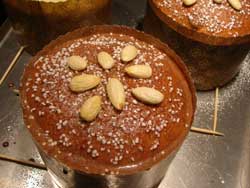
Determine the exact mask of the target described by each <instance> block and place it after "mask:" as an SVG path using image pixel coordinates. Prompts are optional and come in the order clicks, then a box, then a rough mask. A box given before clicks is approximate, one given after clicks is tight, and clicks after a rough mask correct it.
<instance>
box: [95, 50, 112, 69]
mask: <svg viewBox="0 0 250 188" xmlns="http://www.w3.org/2000/svg"><path fill="white" fill-rule="evenodd" d="M97 60H98V63H99V64H100V65H101V66H102V68H103V69H111V68H112V67H113V66H114V64H115V62H114V59H113V58H112V56H111V55H109V54H108V53H107V52H100V53H98V55H97Z"/></svg>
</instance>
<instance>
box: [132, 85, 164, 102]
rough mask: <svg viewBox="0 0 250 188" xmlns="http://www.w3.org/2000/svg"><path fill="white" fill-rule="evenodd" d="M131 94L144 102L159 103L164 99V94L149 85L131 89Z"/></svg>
mask: <svg viewBox="0 0 250 188" xmlns="http://www.w3.org/2000/svg"><path fill="white" fill-rule="evenodd" d="M132 94H133V95H134V97H135V98H136V99H138V100H140V101H142V102H144V103H146V104H159V103H161V102H162V101H163V99H164V95H163V94H162V93H161V92H160V91H158V90H156V89H154V88H149V87H137V88H135V89H132Z"/></svg>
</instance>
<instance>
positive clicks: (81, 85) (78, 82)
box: [69, 74, 101, 92]
mask: <svg viewBox="0 0 250 188" xmlns="http://www.w3.org/2000/svg"><path fill="white" fill-rule="evenodd" d="M100 81H101V80H100V78H99V77H98V76H95V75H91V74H82V75H79V76H75V77H73V78H72V80H71V81H70V84H69V87H70V89H71V90H72V91H74V92H83V91H86V90H89V89H92V88H94V87H96V86H97V85H98V84H99V83H100Z"/></svg>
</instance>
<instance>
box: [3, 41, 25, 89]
mask: <svg viewBox="0 0 250 188" xmlns="http://www.w3.org/2000/svg"><path fill="white" fill-rule="evenodd" d="M25 47H26V46H21V47H20V48H19V50H18V52H17V54H16V55H15V57H14V58H13V60H12V61H11V63H10V65H9V67H8V68H7V70H6V71H5V73H4V74H3V76H2V78H1V79H0V85H2V83H3V82H4V80H5V79H6V77H7V76H8V74H9V73H10V71H11V69H12V68H13V67H14V65H15V64H16V62H17V60H18V58H19V57H20V56H21V54H22V52H23V50H24V48H25Z"/></svg>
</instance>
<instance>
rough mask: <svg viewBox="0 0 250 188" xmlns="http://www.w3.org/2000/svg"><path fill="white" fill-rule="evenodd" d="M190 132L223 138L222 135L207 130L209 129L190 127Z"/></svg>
mask: <svg viewBox="0 0 250 188" xmlns="http://www.w3.org/2000/svg"><path fill="white" fill-rule="evenodd" d="M191 131H193V132H198V133H202V134H210V135H215V136H225V135H224V134H223V133H220V132H217V131H213V130H209V129H203V128H198V127H191Z"/></svg>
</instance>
